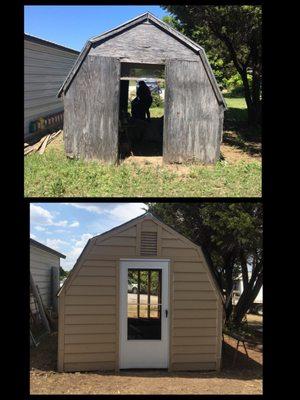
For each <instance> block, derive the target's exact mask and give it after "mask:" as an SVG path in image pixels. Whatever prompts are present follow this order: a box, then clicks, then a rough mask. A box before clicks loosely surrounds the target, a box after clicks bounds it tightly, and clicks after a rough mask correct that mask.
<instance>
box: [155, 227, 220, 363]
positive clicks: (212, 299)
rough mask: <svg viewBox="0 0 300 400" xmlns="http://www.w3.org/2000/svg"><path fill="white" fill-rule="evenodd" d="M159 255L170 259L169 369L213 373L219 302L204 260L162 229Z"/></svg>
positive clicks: (190, 245)
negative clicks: (170, 316)
mask: <svg viewBox="0 0 300 400" xmlns="http://www.w3.org/2000/svg"><path fill="white" fill-rule="evenodd" d="M162 254H163V255H165V256H167V257H172V259H173V261H172V264H171V279H172V293H171V307H172V320H171V336H172V337H171V360H170V362H171V365H170V369H172V370H198V369H203V370H205V369H208V370H210V369H211V370H215V369H216V368H217V352H218V347H217V339H216V335H217V326H218V325H217V324H218V314H217V312H218V302H219V301H220V300H219V298H218V297H217V294H216V293H215V290H214V288H213V287H212V285H211V282H210V279H209V276H208V272H207V267H205V265H204V262H205V261H204V260H203V259H201V257H200V255H199V253H198V252H197V250H196V249H195V247H194V246H193V244H192V243H190V244H188V243H186V242H185V241H183V240H181V239H178V238H176V237H175V236H173V237H172V235H171V234H170V233H169V232H167V231H166V230H165V229H163V231H162ZM184 258H186V260H184ZM177 260H179V261H177Z"/></svg>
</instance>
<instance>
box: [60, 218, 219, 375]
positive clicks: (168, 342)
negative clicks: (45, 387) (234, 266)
mask: <svg viewBox="0 0 300 400" xmlns="http://www.w3.org/2000/svg"><path fill="white" fill-rule="evenodd" d="M58 299H59V302H58V303H59V324H58V370H59V371H92V370H114V371H117V370H119V369H130V368H165V369H169V370H174V371H175V370H177V371H184V370H199V371H202V370H203V371H204V370H219V368H220V363H221V347H222V346H221V345H222V321H223V298H222V295H221V293H220V291H219V288H218V285H217V283H216V281H215V279H214V275H213V273H212V272H211V270H210V268H209V266H208V264H207V262H206V259H205V257H204V255H203V252H202V250H201V248H200V247H199V246H197V245H195V244H194V243H192V242H191V241H190V240H188V239H187V238H185V237H184V236H182V235H181V234H179V233H178V232H176V231H175V230H173V229H172V228H170V227H169V226H167V225H166V224H164V223H163V222H161V221H160V220H158V219H157V218H155V217H154V216H153V215H152V214H150V213H146V214H144V215H142V216H140V217H138V218H135V219H133V220H131V221H129V222H127V223H125V224H123V225H121V226H119V227H117V228H114V229H112V230H110V231H108V232H106V233H103V234H101V235H98V236H95V237H93V238H92V239H90V240H89V241H88V243H87V244H86V246H85V248H84V250H83V251H82V254H81V255H80V257H79V258H78V260H77V262H76V264H75V266H74V268H73V269H72V271H71V273H70V274H69V276H68V278H67V280H66V281H65V283H64V285H63V286H62V288H61V289H60V291H59V293H58Z"/></svg>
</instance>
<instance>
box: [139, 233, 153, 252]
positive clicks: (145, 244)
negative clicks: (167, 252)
mask: <svg viewBox="0 0 300 400" xmlns="http://www.w3.org/2000/svg"><path fill="white" fill-rule="evenodd" d="M141 256H157V232H141Z"/></svg>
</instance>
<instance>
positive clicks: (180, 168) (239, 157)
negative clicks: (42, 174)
mask: <svg viewBox="0 0 300 400" xmlns="http://www.w3.org/2000/svg"><path fill="white" fill-rule="evenodd" d="M226 138H227V139H225V136H224V141H223V143H222V144H221V160H224V161H226V162H228V163H229V164H236V163H238V162H240V161H245V162H251V161H257V160H261V144H260V143H255V142H244V143H245V144H244V147H241V146H239V145H238V144H237V143H238V142H237V135H236V133H235V132H230V131H227V132H226ZM228 138H231V139H228ZM247 148H255V149H256V150H255V151H252V152H250V151H247ZM51 149H53V150H56V151H63V149H64V142H63V133H62V134H60V135H59V137H58V138H56V139H55V140H53V142H51V143H50V144H49V145H48V146H47V147H46V152H48V151H49V150H51ZM121 162H122V163H124V164H134V165H137V166H139V167H144V166H153V167H155V168H156V167H162V166H164V168H167V169H168V170H170V171H172V172H175V173H177V174H178V175H188V174H189V172H190V169H191V166H192V164H191V165H188V164H163V158H162V156H135V155H134V156H129V157H126V158H125V159H124V160H122V161H121ZM206 167H207V168H210V167H211V166H206Z"/></svg>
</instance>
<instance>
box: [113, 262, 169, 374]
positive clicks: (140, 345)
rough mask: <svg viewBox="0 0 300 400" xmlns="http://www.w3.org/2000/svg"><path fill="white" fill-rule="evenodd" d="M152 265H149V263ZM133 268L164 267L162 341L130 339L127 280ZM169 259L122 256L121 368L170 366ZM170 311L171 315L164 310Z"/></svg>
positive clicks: (120, 308) (162, 268)
mask: <svg viewBox="0 0 300 400" xmlns="http://www.w3.org/2000/svg"><path fill="white" fill-rule="evenodd" d="M149 264H150V265H149ZM128 268H130V269H135V268H136V269H138V268H142V269H147V268H151V269H161V270H162V299H161V303H162V307H161V316H162V319H161V340H128V339H127V280H128ZM169 285H170V282H169V259H161V260H158V259H136V258H134V259H120V288H119V290H120V296H119V299H120V307H119V310H120V313H119V318H120V320H119V327H120V329H119V349H120V354H119V368H120V369H127V368H168V367H169V340H170V317H169V316H170V312H169V306H170V304H169V291H170V289H169ZM166 310H168V312H169V313H168V317H166V316H165V311H166Z"/></svg>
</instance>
